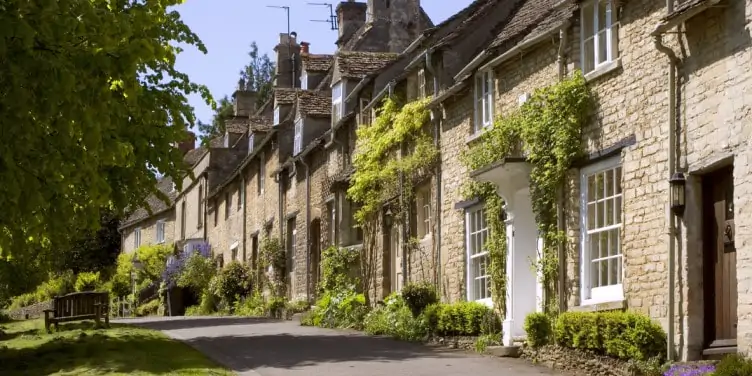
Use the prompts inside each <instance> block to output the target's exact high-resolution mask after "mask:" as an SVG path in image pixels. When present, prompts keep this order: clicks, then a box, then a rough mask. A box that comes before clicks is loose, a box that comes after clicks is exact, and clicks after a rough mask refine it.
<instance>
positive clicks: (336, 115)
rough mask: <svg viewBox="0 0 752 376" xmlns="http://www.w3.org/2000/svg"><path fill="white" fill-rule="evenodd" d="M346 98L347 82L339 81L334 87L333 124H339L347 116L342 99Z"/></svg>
mask: <svg viewBox="0 0 752 376" xmlns="http://www.w3.org/2000/svg"><path fill="white" fill-rule="evenodd" d="M344 96H345V81H344V80H342V81H339V82H337V83H336V84H334V85H332V124H337V122H339V121H340V119H342V117H343V116H345V114H344V112H345V108H344V107H345V106H344V102H343V101H342V98H344Z"/></svg>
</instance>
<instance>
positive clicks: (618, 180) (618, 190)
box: [614, 166, 621, 194]
mask: <svg viewBox="0 0 752 376" xmlns="http://www.w3.org/2000/svg"><path fill="white" fill-rule="evenodd" d="M615 173H616V177H615V178H614V180H615V181H616V193H617V194H620V193H621V166H620V167H617V168H616V170H615Z"/></svg>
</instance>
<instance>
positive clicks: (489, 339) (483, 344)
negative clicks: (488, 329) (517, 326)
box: [475, 333, 501, 353]
mask: <svg viewBox="0 0 752 376" xmlns="http://www.w3.org/2000/svg"><path fill="white" fill-rule="evenodd" d="M500 344H501V333H494V334H484V335H482V336H480V337H478V339H476V340H475V351H476V352H479V353H484V352H485V351H486V349H487V348H488V346H498V345H500Z"/></svg>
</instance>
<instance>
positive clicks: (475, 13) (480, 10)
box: [436, 0, 520, 46]
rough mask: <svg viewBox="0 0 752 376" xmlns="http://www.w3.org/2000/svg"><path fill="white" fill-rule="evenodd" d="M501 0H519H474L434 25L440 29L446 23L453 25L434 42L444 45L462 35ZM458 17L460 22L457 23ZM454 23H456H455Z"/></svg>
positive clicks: (437, 44)
mask: <svg viewBox="0 0 752 376" xmlns="http://www.w3.org/2000/svg"><path fill="white" fill-rule="evenodd" d="M501 1H520V0H475V1H474V2H473V3H471V4H470V5H468V6H467V7H465V9H462V10H461V11H459V12H457V13H456V14H455V15H453V16H451V17H449V18H448V19H447V20H446V21H444V22H442V23H440V24H439V25H438V26H436V29H441V28H444V27H446V26H447V25H452V26H454V27H453V29H452V31H451V32H449V33H448V34H446V35H445V36H443V37H442V38H441V39H440V40H438V41H437V42H436V46H441V45H445V44H448V43H451V42H452V41H454V40H455V39H457V37H459V36H460V35H462V34H463V33H464V32H465V31H467V30H468V29H469V28H472V26H473V24H474V23H475V22H476V21H477V20H478V19H479V18H482V17H484V16H486V15H487V14H488V12H489V11H490V10H491V8H492V7H493V6H495V5H496V4H497V3H499V2H501ZM459 19H461V20H462V22H460V23H458V24H457V22H456V21H458V20H459ZM455 24H456V25H455Z"/></svg>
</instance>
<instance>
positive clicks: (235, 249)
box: [230, 242, 240, 261]
mask: <svg viewBox="0 0 752 376" xmlns="http://www.w3.org/2000/svg"><path fill="white" fill-rule="evenodd" d="M239 245H240V243H239V242H235V243H232V245H231V246H230V257H231V259H230V260H231V261H238V246H239Z"/></svg>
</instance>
